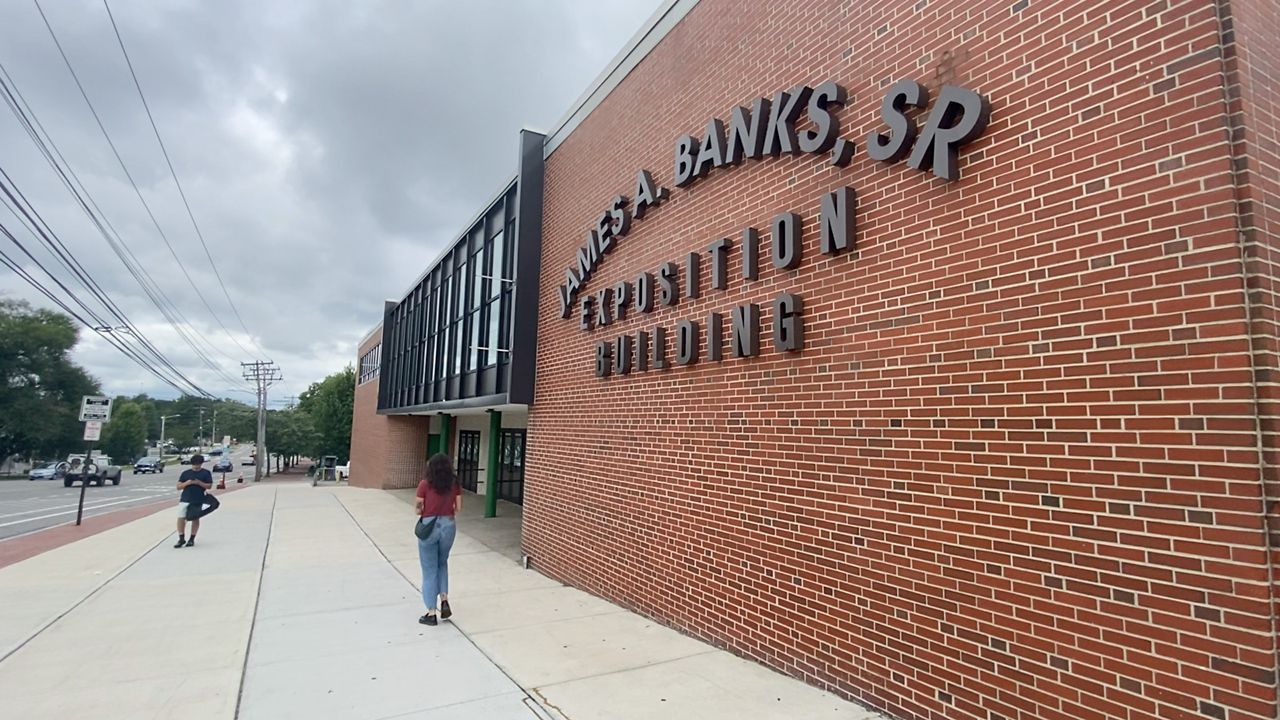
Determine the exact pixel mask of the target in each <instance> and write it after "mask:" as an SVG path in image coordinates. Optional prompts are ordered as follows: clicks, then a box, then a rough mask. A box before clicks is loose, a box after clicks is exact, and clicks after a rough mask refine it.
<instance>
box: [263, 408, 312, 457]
mask: <svg viewBox="0 0 1280 720" xmlns="http://www.w3.org/2000/svg"><path fill="white" fill-rule="evenodd" d="M315 442H316V432H315V427H314V426H313V425H312V422H311V416H310V415H308V414H307V413H306V412H304V411H302V410H297V409H294V410H271V411H269V412H268V413H267V449H268V450H269V451H270V452H271V453H272V454H275V455H280V456H281V457H284V458H286V461H285V467H288V466H289V465H290V464H291V463H290V462H289V459H291V458H294V457H298V456H300V455H305V454H308V453H309V451H310V450H311V448H312V447H313V446H314V444H315Z"/></svg>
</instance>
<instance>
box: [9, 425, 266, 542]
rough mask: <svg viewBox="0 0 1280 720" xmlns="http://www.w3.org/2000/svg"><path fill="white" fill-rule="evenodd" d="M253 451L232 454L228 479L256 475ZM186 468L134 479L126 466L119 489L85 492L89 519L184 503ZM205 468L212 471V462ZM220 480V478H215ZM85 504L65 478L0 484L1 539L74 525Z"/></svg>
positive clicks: (244, 448)
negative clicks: (181, 478)
mask: <svg viewBox="0 0 1280 720" xmlns="http://www.w3.org/2000/svg"><path fill="white" fill-rule="evenodd" d="M251 450H252V447H251V446H249V445H242V446H241V447H240V448H239V449H237V450H232V452H231V457H232V461H233V462H234V463H235V466H234V470H233V471H232V472H230V473H227V479H228V480H230V481H234V480H235V477H236V474H237V473H239V472H241V471H245V479H246V480H248V479H251V478H252V477H253V466H251V465H241V463H242V462H243V461H244V460H245V459H247V458H248V457H249V453H250V451H251ZM186 467H187V466H185V465H178V464H176V463H175V464H172V465H166V466H165V468H164V472H162V473H156V474H145V475H134V474H132V472H131V471H130V470H129V469H128V468H126V469H125V471H124V474H123V475H122V476H121V478H120V484H119V485H112V484H110V483H107V484H106V485H103V486H102V487H97V486H90V487H89V488H87V489H86V490H85V496H84V516H85V517H86V518H88V517H93V516H95V515H102V514H105V513H109V512H113V511H116V510H122V509H124V508H130V507H136V506H138V505H144V504H147V503H153V502H156V501H159V500H172V501H173V502H175V503H176V502H177V501H178V491H177V490H175V489H174V487H173V486H174V485H176V484H177V482H178V475H179V474H180V473H181V472H182V471H183V470H185V469H186ZM205 467H207V468H210V469H212V464H211V463H207V464H206V465H205ZM217 477H218V476H217V475H216V474H215V475H214V478H215V479H216V478H217ZM79 501H80V486H78V485H77V486H75V487H69V488H66V487H63V486H62V481H60V480H36V481H28V480H6V481H4V482H0V540H4V539H5V538H10V537H14V536H16V535H24V534H26V533H29V532H34V531H36V530H43V529H45V528H49V527H54V526H56V525H64V524H66V523H74V522H75V521H76V506H77V504H78V503H79Z"/></svg>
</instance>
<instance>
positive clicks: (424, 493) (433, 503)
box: [418, 480, 462, 517]
mask: <svg viewBox="0 0 1280 720" xmlns="http://www.w3.org/2000/svg"><path fill="white" fill-rule="evenodd" d="M461 494H462V487H461V486H459V485H458V483H456V482H455V483H454V484H453V490H452V492H449V493H446V494H444V495H441V494H440V493H438V492H436V490H435V488H433V487H431V483H429V482H427V481H426V480H423V481H421V482H419V483H418V497H420V498H422V517H431V516H433V515H437V516H443V517H453V499H454V498H456V497H458V496H459V495H461Z"/></svg>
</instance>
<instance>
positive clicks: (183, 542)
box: [174, 538, 187, 548]
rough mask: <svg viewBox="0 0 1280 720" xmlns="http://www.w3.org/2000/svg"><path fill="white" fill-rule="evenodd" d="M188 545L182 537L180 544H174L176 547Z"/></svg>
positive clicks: (179, 540)
mask: <svg viewBox="0 0 1280 720" xmlns="http://www.w3.org/2000/svg"><path fill="white" fill-rule="evenodd" d="M186 546H187V541H186V540H184V539H182V538H178V544H177V545H174V547H176V548H180V547H186Z"/></svg>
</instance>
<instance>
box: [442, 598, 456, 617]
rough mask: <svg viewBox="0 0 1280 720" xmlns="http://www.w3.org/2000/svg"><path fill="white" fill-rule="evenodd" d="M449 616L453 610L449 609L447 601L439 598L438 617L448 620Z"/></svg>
mask: <svg viewBox="0 0 1280 720" xmlns="http://www.w3.org/2000/svg"><path fill="white" fill-rule="evenodd" d="M451 617H453V610H451V609H449V601H448V600H441V601H440V619H441V620H448V619H449V618H451Z"/></svg>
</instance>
